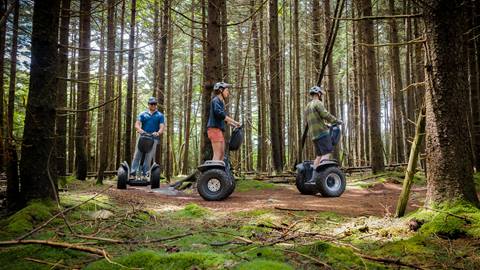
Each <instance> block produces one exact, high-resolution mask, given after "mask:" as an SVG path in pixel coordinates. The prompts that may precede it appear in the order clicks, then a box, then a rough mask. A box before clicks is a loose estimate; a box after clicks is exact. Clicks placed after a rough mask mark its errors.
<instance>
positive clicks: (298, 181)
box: [295, 172, 317, 195]
mask: <svg viewBox="0 0 480 270" xmlns="http://www.w3.org/2000/svg"><path fill="white" fill-rule="evenodd" d="M307 180H308V179H305V175H304V174H303V173H300V172H297V175H296V176H295V185H296V186H297V189H298V191H300V193H301V194H303V195H315V194H316V193H317V191H316V190H313V189H310V188H307V187H306V186H305V182H306V181H307Z"/></svg>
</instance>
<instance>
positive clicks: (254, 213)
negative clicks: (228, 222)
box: [234, 209, 271, 218]
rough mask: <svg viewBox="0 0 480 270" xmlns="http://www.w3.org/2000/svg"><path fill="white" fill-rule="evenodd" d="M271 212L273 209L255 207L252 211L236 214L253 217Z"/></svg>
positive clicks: (236, 214)
mask: <svg viewBox="0 0 480 270" xmlns="http://www.w3.org/2000/svg"><path fill="white" fill-rule="evenodd" d="M270 212H271V211H270V210H267V209H255V210H250V211H241V212H236V213H235V214H234V215H235V216H238V217H245V218H253V217H259V216H261V215H265V214H268V213H270Z"/></svg>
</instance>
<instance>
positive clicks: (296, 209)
mask: <svg viewBox="0 0 480 270" xmlns="http://www.w3.org/2000/svg"><path fill="white" fill-rule="evenodd" d="M274 208H275V209H277V210H282V211H299V212H301V211H306V212H322V211H324V210H321V209H318V210H317V209H302V208H285V207H279V206H275V207H274Z"/></svg>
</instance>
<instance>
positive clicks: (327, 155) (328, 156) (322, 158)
mask: <svg viewBox="0 0 480 270" xmlns="http://www.w3.org/2000/svg"><path fill="white" fill-rule="evenodd" d="M328 159H330V154H326V155H323V156H322V157H321V158H320V162H322V161H324V160H328ZM320 162H319V163H318V164H320Z"/></svg>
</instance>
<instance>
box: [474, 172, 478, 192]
mask: <svg viewBox="0 0 480 270" xmlns="http://www.w3.org/2000/svg"><path fill="white" fill-rule="evenodd" d="M473 181H474V182H475V187H476V188H477V191H479V190H480V172H477V173H475V174H473Z"/></svg>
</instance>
